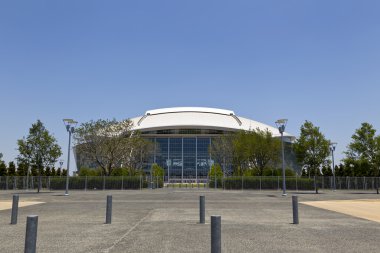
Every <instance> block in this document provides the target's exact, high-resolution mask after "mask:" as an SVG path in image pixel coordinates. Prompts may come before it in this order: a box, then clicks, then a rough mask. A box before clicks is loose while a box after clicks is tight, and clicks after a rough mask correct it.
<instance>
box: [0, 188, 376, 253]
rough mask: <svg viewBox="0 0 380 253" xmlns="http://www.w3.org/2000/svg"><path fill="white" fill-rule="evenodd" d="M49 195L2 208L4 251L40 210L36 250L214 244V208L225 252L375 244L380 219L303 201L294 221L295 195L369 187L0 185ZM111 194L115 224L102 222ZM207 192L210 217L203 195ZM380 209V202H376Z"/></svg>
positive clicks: (335, 195) (172, 248)
mask: <svg viewBox="0 0 380 253" xmlns="http://www.w3.org/2000/svg"><path fill="white" fill-rule="evenodd" d="M15 193H18V194H19V196H20V202H21V201H31V202H45V203H44V204H37V205H30V206H25V207H20V209H19V216H18V224H17V225H10V213H11V210H10V209H7V210H1V211H0V242H1V244H0V252H23V250H24V240H25V225H26V216H27V215H32V214H35V215H38V216H39V223H38V241H37V252H65V253H68V252H210V223H209V222H210V216H211V215H221V216H222V251H223V252H308V253H310V252H378V251H379V248H380V240H378V237H379V235H380V223H378V222H374V221H369V220H366V219H361V218H357V217H354V216H350V215H347V214H343V213H338V212H334V211H329V210H325V209H320V208H316V207H313V206H309V205H304V204H300V206H299V217H300V224H299V225H293V224H291V223H292V209H291V208H292V205H291V195H293V194H297V195H298V196H299V202H303V201H318V200H323V201H326V200H357V199H370V200H374V199H379V196H380V195H377V194H374V192H370V191H368V192H367V191H361V192H355V191H337V192H332V191H323V192H321V194H318V195H316V194H313V193H312V192H291V191H290V192H288V196H287V197H282V196H281V191H223V190H211V189H210V190H208V189H156V190H148V189H145V190H141V191H140V190H133V191H132V190H131V191H129V190H128V191H87V192H85V191H70V196H63V192H62V191H57V192H42V193H40V194H36V193H35V192H25V191H22V192H21V191H20V192H15V191H1V192H0V202H1V201H11V200H12V195H13V194H15ZM109 194H110V195H112V196H113V216H112V224H110V225H106V224H104V223H105V207H106V196H107V195H109ZM200 195H205V196H206V224H204V225H202V224H198V222H199V206H198V204H199V196H200ZM378 212H379V214H380V209H378Z"/></svg>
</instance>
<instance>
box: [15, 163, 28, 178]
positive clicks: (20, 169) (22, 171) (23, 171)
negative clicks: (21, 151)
mask: <svg viewBox="0 0 380 253" xmlns="http://www.w3.org/2000/svg"><path fill="white" fill-rule="evenodd" d="M27 173H28V165H27V164H25V163H18V164H17V170H16V175H17V176H20V177H22V176H26V175H27Z"/></svg>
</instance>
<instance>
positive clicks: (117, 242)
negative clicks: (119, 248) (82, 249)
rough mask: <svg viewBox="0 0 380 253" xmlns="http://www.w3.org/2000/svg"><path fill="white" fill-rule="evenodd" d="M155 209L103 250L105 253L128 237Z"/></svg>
mask: <svg viewBox="0 0 380 253" xmlns="http://www.w3.org/2000/svg"><path fill="white" fill-rule="evenodd" d="M153 211H154V209H153V210H150V211H149V212H148V213H147V215H145V216H144V217H143V218H141V219H140V220H139V221H138V222H137V223H136V224H135V225H134V226H133V227H131V228H130V229H129V230H128V231H127V232H126V233H125V234H124V235H123V236H121V237H120V238H119V239H117V240H116V241H115V242H114V243H113V244H112V246H111V247H109V248H107V249H105V250H103V253H109V251H110V250H112V249H113V248H114V247H115V246H116V245H117V244H119V243H120V242H121V241H122V240H123V239H124V238H125V237H127V236H128V235H129V234H130V233H131V232H132V231H133V230H134V229H135V228H137V227H138V226H139V225H140V224H141V223H142V222H143V221H144V220H145V219H146V218H147V217H148V216H149V215H151V214H152V212H153Z"/></svg>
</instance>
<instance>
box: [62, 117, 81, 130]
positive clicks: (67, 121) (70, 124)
mask: <svg viewBox="0 0 380 253" xmlns="http://www.w3.org/2000/svg"><path fill="white" fill-rule="evenodd" d="M63 123H64V124H65V126H66V130H67V132H71V133H73V132H74V127H75V126H76V125H77V123H78V121H75V120H73V119H63Z"/></svg>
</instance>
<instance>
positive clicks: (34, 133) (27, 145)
mask: <svg viewBox="0 0 380 253" xmlns="http://www.w3.org/2000/svg"><path fill="white" fill-rule="evenodd" d="M17 145H18V151H19V155H18V157H17V161H18V162H19V163H25V164H28V165H31V166H32V167H35V168H37V170H38V175H40V176H41V174H42V172H43V168H44V167H47V166H51V165H53V164H54V163H56V162H57V160H58V158H59V157H60V156H61V155H62V151H61V147H60V146H59V145H58V144H57V140H56V139H55V138H54V136H52V135H51V134H50V133H49V131H48V130H47V129H46V128H45V126H44V125H43V123H42V122H41V121H40V120H37V122H36V123H34V124H32V127H31V128H30V129H29V134H28V136H27V137H24V138H23V139H20V140H18V141H17ZM40 189H41V178H40V180H39V183H38V192H39V191H40Z"/></svg>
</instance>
